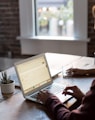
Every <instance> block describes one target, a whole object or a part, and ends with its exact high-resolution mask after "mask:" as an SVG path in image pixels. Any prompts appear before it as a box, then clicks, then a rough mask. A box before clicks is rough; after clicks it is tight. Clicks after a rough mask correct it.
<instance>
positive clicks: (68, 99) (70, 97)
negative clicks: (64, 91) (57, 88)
mask: <svg viewBox="0 0 95 120" xmlns="http://www.w3.org/2000/svg"><path fill="white" fill-rule="evenodd" d="M72 98H73V97H70V98H68V99H67V100H66V101H65V102H63V104H66V103H67V102H68V101H69V100H71V99H72Z"/></svg>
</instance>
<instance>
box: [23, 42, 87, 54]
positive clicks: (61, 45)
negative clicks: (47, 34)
mask: <svg viewBox="0 0 95 120" xmlns="http://www.w3.org/2000/svg"><path fill="white" fill-rule="evenodd" d="M21 48H22V54H38V53H43V52H56V53H63V54H72V55H82V56H86V55H87V42H83V41H73V42H72V41H71V42H70V41H47V40H21Z"/></svg>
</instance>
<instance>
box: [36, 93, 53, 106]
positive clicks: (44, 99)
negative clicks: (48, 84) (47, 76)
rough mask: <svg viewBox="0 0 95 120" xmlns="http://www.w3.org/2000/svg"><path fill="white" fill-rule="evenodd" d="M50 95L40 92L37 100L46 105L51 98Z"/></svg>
mask: <svg viewBox="0 0 95 120" xmlns="http://www.w3.org/2000/svg"><path fill="white" fill-rule="evenodd" d="M50 95H52V94H51V93H49V92H48V91H40V92H39V93H38V96H37V99H38V100H40V101H41V102H43V103H44V104H45V102H46V100H47V99H48V98H49V96H50Z"/></svg>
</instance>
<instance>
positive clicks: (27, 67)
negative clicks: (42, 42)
mask: <svg viewBox="0 0 95 120" xmlns="http://www.w3.org/2000/svg"><path fill="white" fill-rule="evenodd" d="M14 66H15V69H16V72H17V75H18V79H19V82H20V85H21V89H22V92H23V94H24V96H25V95H29V94H30V93H34V92H36V91H38V90H40V89H42V88H43V87H46V86H48V85H50V84H51V83H52V79H51V75H50V72H49V68H48V64H47V60H46V56H45V54H40V55H36V56H33V57H31V58H28V59H24V60H21V61H19V62H17V63H15V64H14Z"/></svg>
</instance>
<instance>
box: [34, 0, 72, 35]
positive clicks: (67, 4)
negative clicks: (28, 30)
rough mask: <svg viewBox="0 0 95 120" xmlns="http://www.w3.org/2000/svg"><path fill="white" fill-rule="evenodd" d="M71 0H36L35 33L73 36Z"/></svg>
mask: <svg viewBox="0 0 95 120" xmlns="http://www.w3.org/2000/svg"><path fill="white" fill-rule="evenodd" d="M73 23H74V21H73V0H43V1H42V0H37V1H36V33H37V35H39V36H73Z"/></svg>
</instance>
